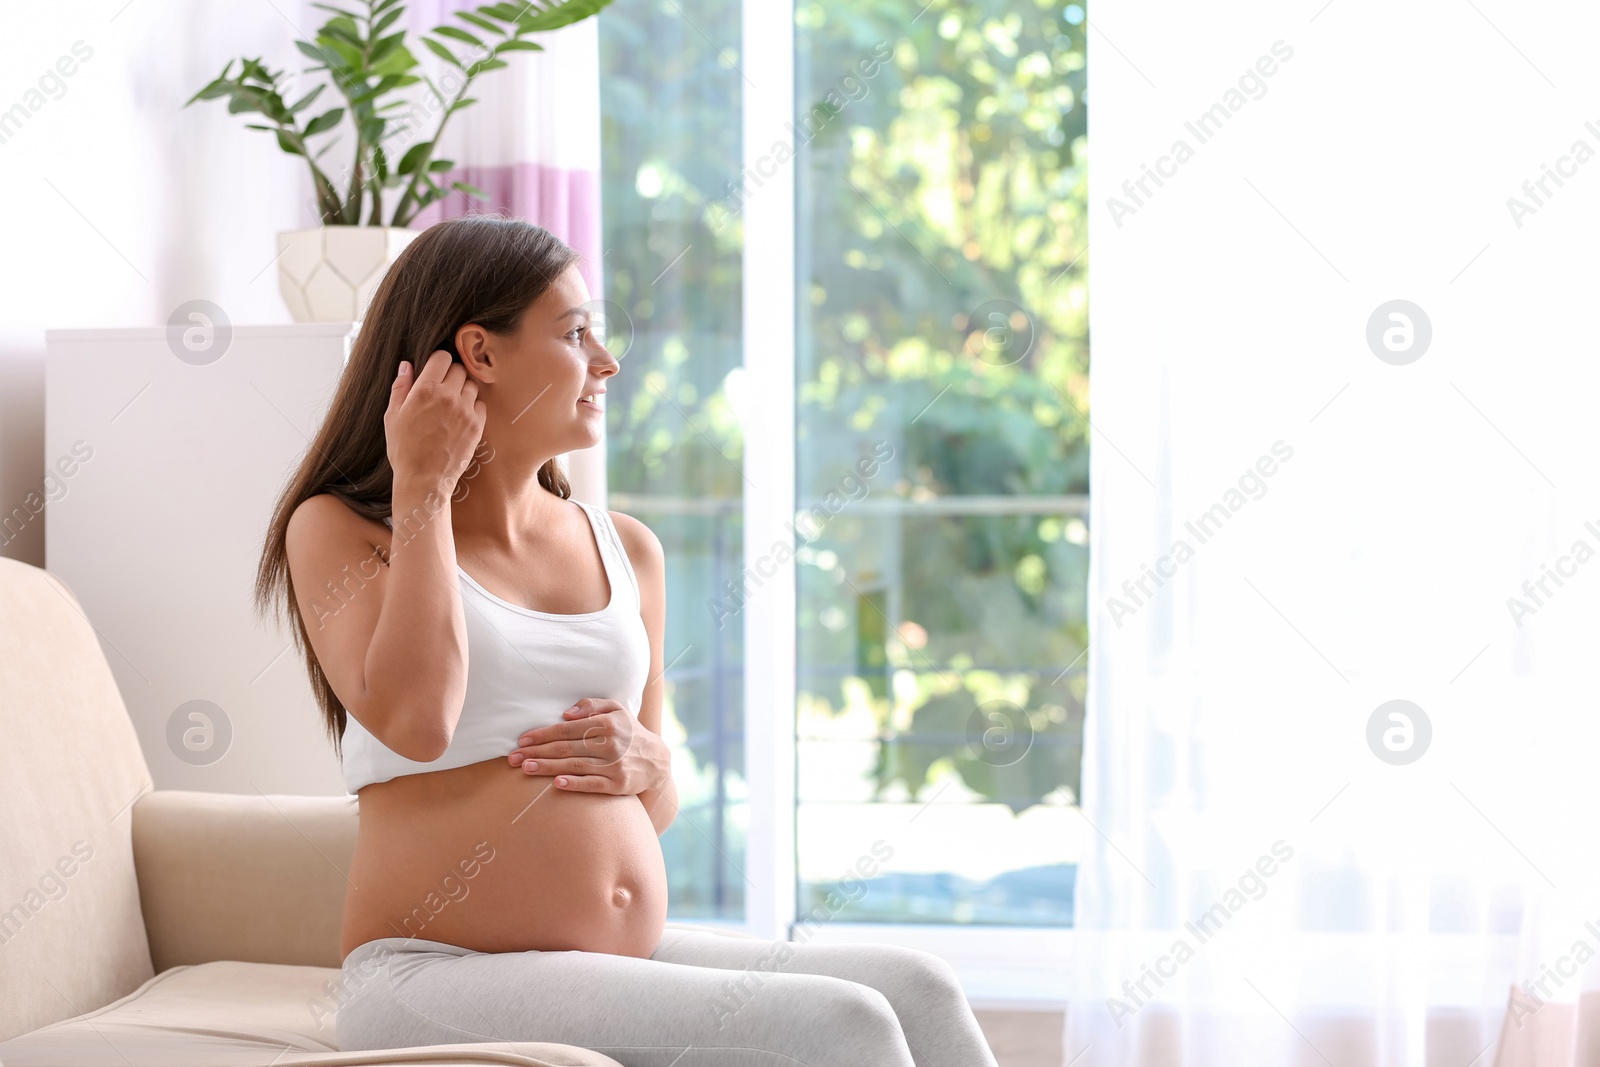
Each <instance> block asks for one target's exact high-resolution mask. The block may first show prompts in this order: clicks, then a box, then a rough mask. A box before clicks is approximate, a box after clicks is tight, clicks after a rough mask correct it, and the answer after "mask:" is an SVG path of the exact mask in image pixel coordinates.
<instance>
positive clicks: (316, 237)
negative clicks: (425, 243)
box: [278, 226, 422, 322]
mask: <svg viewBox="0 0 1600 1067" xmlns="http://www.w3.org/2000/svg"><path fill="white" fill-rule="evenodd" d="M421 232H422V231H420V230H408V229H405V228H404V227H399V226H318V227H316V228H315V229H311V230H288V231H285V232H283V233H280V234H278V292H279V293H281V294H282V295H283V302H284V303H285V304H287V305H288V306H289V314H290V315H292V316H294V321H296V322H359V321H360V319H361V317H362V315H364V314H365V313H366V310H367V302H368V301H370V300H371V299H372V293H373V290H375V289H376V288H377V287H378V283H379V282H380V281H382V280H383V275H384V272H385V271H387V270H388V269H389V264H391V263H393V262H394V261H395V257H397V256H398V255H400V253H401V251H402V250H404V248H405V247H406V245H408V244H410V243H411V242H412V241H414V240H416V238H417V235H418V234H419V233H421Z"/></svg>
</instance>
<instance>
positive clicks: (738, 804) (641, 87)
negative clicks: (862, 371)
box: [599, 0, 746, 920]
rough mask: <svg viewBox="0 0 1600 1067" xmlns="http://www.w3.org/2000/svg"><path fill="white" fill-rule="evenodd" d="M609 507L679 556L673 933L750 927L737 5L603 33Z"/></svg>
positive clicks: (608, 19)
mask: <svg viewBox="0 0 1600 1067" xmlns="http://www.w3.org/2000/svg"><path fill="white" fill-rule="evenodd" d="M599 24H600V82H601V101H600V103H601V121H602V138H603V139H602V143H601V158H602V190H601V204H602V208H603V220H604V231H603V234H602V239H603V242H604V248H605V252H604V264H603V267H604V277H605V290H606V292H605V297H606V299H607V300H608V301H609V302H611V304H612V307H611V308H610V309H608V311H609V314H608V315H607V319H608V321H607V322H606V327H607V330H608V333H609V336H608V338H607V340H608V344H610V345H611V347H612V351H613V352H617V353H622V352H624V351H625V354H623V355H622V356H621V360H622V365H623V370H622V373H620V374H618V375H617V376H616V377H615V378H614V379H612V381H611V382H610V383H609V384H608V385H607V394H606V399H607V400H608V401H609V403H608V404H607V410H608V412H609V413H608V415H607V420H608V421H607V435H608V444H607V449H608V451H607V478H608V481H609V483H610V491H611V497H610V504H611V507H613V508H615V509H616V510H618V511H623V512H626V513H628V514H630V515H632V516H634V517H635V518H637V519H639V520H640V521H641V522H643V523H645V524H646V525H648V526H649V527H650V528H651V529H652V530H654V531H655V533H656V536H657V537H659V538H660V539H661V544H662V548H663V549H664V550H665V552H666V555H667V605H668V612H669V616H668V619H667V635H668V637H667V640H668V646H667V648H666V649H665V652H664V658H665V660H666V662H667V677H666V689H667V696H666V701H665V708H664V710H663V714H662V719H663V724H664V726H665V727H666V728H667V730H668V740H669V741H672V742H674V743H675V745H676V747H677V748H678V750H679V752H680V754H681V755H680V760H681V762H680V763H679V765H678V766H677V767H676V768H675V770H674V777H675V779H676V781H677V785H678V794H679V800H680V803H681V808H680V811H679V816H678V820H677V822H676V823H675V824H674V825H673V826H672V827H671V828H670V829H669V830H668V831H667V833H666V834H665V835H664V837H663V840H662V845H663V849H664V851H665V853H666V857H667V871H668V879H669V898H670V900H671V902H672V917H673V918H675V919H683V920H692V919H729V920H739V919H742V918H743V916H744V889H745V881H744V879H743V877H741V872H742V871H743V870H744V867H745V860H744V832H745V823H746V816H745V811H746V807H745V803H744V793H743V780H744V736H743V735H744V730H743V723H744V699H743V689H742V686H741V683H740V679H741V664H742V662H743V641H742V636H743V632H742V630H741V629H740V627H739V625H738V619H737V617H736V616H733V615H730V614H728V612H727V609H726V608H723V609H721V614H719V608H718V606H719V604H724V605H725V604H726V603H727V601H728V596H727V593H726V589H727V584H728V582H729V581H730V580H733V579H735V578H736V577H737V576H738V575H739V573H740V569H741V567H742V566H743V556H744V537H743V523H742V519H741V508H740V497H741V486H742V483H743V474H742V470H743V462H744V456H743V447H742V444H743V442H742V440H741V434H740V428H739V427H740V418H739V412H738V408H737V403H738V400H739V393H738V384H739V379H740V377H741V369H740V367H741V356H742V352H741V349H742V342H741V336H740V331H741V322H742V315H741V304H740V280H741V277H742V271H743V265H742V260H741V247H740V242H739V232H738V230H737V229H736V228H733V227H726V226H724V227H720V228H718V229H713V228H712V227H710V226H708V225H707V222H706V212H707V209H708V207H709V205H710V204H711V203H712V202H713V201H714V200H715V199H716V198H717V197H719V196H720V195H721V192H722V189H723V187H724V185H725V183H727V182H728V181H729V180H731V179H733V178H736V177H738V175H739V171H740V168H741V166H742V164H741V161H740V136H739V109H740V96H741V94H740V76H739V72H738V70H737V69H736V67H735V65H734V62H735V59H736V57H737V55H738V50H739V25H740V20H739V0H682V2H681V4H680V3H679V2H678V0H628V2H623V3H617V4H614V5H612V6H611V7H609V8H607V9H606V11H605V12H604V14H603V15H602V16H601V17H600V20H599Z"/></svg>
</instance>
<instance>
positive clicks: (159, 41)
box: [0, 0, 314, 566]
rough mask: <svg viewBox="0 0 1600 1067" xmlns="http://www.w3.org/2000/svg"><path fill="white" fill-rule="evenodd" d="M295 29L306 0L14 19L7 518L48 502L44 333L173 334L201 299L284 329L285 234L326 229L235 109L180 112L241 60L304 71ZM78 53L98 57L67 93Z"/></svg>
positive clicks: (7, 64)
mask: <svg viewBox="0 0 1600 1067" xmlns="http://www.w3.org/2000/svg"><path fill="white" fill-rule="evenodd" d="M280 11H281V12H284V13H285V14H279V12H280ZM285 15H287V17H288V18H293V19H296V20H299V21H301V22H302V23H309V20H308V19H305V18H304V16H303V14H302V6H301V4H300V3H299V0H276V3H275V4H216V3H204V2H201V0H134V2H133V3H127V2H126V0H104V2H98V3H60V4H55V3H52V4H21V5H13V8H12V9H11V10H8V11H7V13H6V30H5V32H4V33H3V34H0V114H4V112H6V111H7V110H9V109H11V108H12V107H13V106H14V105H18V104H21V105H22V106H23V108H24V109H26V110H28V117H27V119H26V121H24V122H22V123H20V125H19V126H18V127H16V128H14V129H13V128H10V127H7V128H6V132H5V139H4V140H3V141H0V203H4V204H5V205H6V206H7V209H8V218H7V222H6V227H5V237H4V246H3V247H4V254H3V255H0V513H9V512H10V511H11V510H12V509H13V508H15V507H17V506H18V505H23V504H25V502H26V501H27V500H28V499H29V496H30V494H35V493H40V492H41V490H42V472H43V470H44V467H45V463H46V457H45V456H44V331H45V330H46V329H47V328H82V327H95V326H156V325H161V324H164V323H165V322H166V319H167V316H168V314H169V313H170V312H171V310H172V309H173V308H175V307H177V306H178V305H179V304H181V303H183V302H184V301H186V300H190V299H195V298H205V299H209V300H213V301H215V302H217V303H218V304H220V305H221V306H222V307H223V308H224V309H225V310H226V312H227V313H228V315H229V317H230V318H231V319H232V320H233V321H234V322H236V323H261V324H270V323H282V322H287V321H288V314H287V312H286V311H285V309H284V308H283V305H282V303H281V301H280V300H279V299H278V295H277V276H276V272H275V270H273V269H270V268H269V266H268V265H269V264H270V263H271V262H272V257H273V255H274V253H275V251H276V250H275V248H274V237H273V235H274V234H275V233H276V232H277V231H279V230H282V229H290V228H294V227H297V226H301V225H306V224H308V223H310V222H313V221H314V217H313V216H312V215H311V212H310V211H309V209H308V208H307V207H306V206H305V205H303V204H302V203H300V200H301V198H303V196H304V194H305V184H306V183H305V178H304V177H303V176H302V174H301V168H300V167H297V166H296V165H295V161H294V160H292V159H290V158H289V157H286V156H284V155H283V154H282V153H281V152H279V151H278V149H277V147H276V145H275V144H273V142H272V139H271V137H270V135H268V134H265V133H259V132H256V131H251V130H246V129H244V128H243V123H242V121H241V116H235V115H229V114H227V112H226V106H225V105H224V104H222V103H217V102H207V103H204V104H196V105H194V106H193V107H190V108H188V109H183V108H182V105H183V102H184V101H185V100H187V99H188V98H189V97H190V96H191V95H193V93H194V92H195V91H196V90H197V89H199V88H200V87H201V86H202V85H204V84H205V83H206V82H207V81H208V80H210V79H211V78H212V77H215V76H216V74H217V73H219V72H220V71H221V69H222V65H223V63H224V62H226V60H227V59H229V58H232V57H234V56H237V55H241V54H249V55H263V56H266V57H268V58H269V59H270V58H274V57H276V58H278V59H280V60H287V61H288V62H289V63H291V64H293V66H294V67H295V68H298V66H299V65H300V63H299V61H298V60H297V59H290V58H289V57H291V56H295V55H297V53H295V52H294V50H293V47H292V46H291V44H290V41H291V40H292V38H293V36H294V31H293V30H292V28H291V26H290V25H289V23H288V22H287V21H286V18H285ZM74 46H76V47H77V49H78V55H80V56H81V55H84V54H87V56H88V58H87V59H84V60H81V61H76V62H75V64H74V62H69V63H68V64H67V65H66V66H67V69H72V70H73V73H72V74H71V75H70V76H65V77H59V71H57V70H56V64H57V63H58V62H59V61H60V60H61V59H62V57H69V59H71V58H72V57H73V49H74ZM57 77H59V81H57V80H56V78H57ZM41 78H43V79H44V81H45V84H44V86H43V88H42V89H41V85H40V81H41ZM30 105H33V106H36V107H37V110H33V109H32V107H30ZM43 526H44V518H43V517H42V516H41V517H40V518H38V519H35V520H33V521H31V522H29V523H28V524H27V525H26V526H24V527H23V528H22V530H21V532H20V533H16V534H13V533H7V534H4V535H0V555H5V556H10V557H13V558H16V559H21V560H24V561H26V562H28V563H32V564H35V565H39V566H42V565H43V564H44V532H43Z"/></svg>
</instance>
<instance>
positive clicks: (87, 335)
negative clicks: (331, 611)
mask: <svg viewBox="0 0 1600 1067" xmlns="http://www.w3.org/2000/svg"><path fill="white" fill-rule="evenodd" d="M352 336H353V328H352V326H351V325H350V324H349V323H308V324H303V325H296V326H256V327H251V326H238V327H233V329H232V335H231V338H229V339H228V341H227V345H226V350H225V351H222V352H221V354H220V355H216V353H217V347H220V346H219V345H218V343H217V339H216V338H215V337H212V338H211V339H210V343H211V344H212V345H213V346H216V347H213V348H212V349H211V350H210V351H209V352H207V351H205V350H204V343H205V341H206V339H205V338H204V337H200V336H191V337H190V338H189V345H188V346H186V345H185V343H184V339H183V337H181V336H175V337H174V338H173V343H172V344H170V345H169V341H168V333H167V331H166V330H164V329H161V328H154V329H128V330H52V331H49V332H48V333H47V334H46V347H47V360H46V380H45V390H46V392H45V463H46V467H47V470H49V471H50V472H51V474H50V476H49V478H47V482H46V485H47V489H48V492H47V498H48V500H49V503H48V505H47V510H46V516H45V523H46V533H45V566H46V567H47V568H48V569H49V570H50V571H52V572H53V573H54V574H56V575H57V576H59V577H60V578H61V579H62V580H63V581H64V582H66V583H67V585H68V586H69V587H70V588H71V589H72V590H73V592H74V593H76V594H77V596H78V598H79V600H80V602H81V603H82V605H83V608H84V611H85V613H86V614H87V615H88V617H89V619H90V621H91V622H92V623H93V625H94V627H95V629H96V631H97V632H98V633H99V635H100V641H101V647H102V648H103V649H104V650H105V654H106V658H107V659H108V660H109V661H110V663H111V668H112V670H113V672H114V673H115V675H116V680H117V684H118V686H119V688H120V689H121V691H122V695H123V699H124V700H125V701H126V703H127V705H128V711H129V714H130V715H131V717H132V719H133V722H134V725H135V727H136V728H137V730H138V735H139V741H140V744H141V745H142V746H143V748H144V754H145V759H146V760H147V761H148V762H149V764H150V768H151V773H152V775H153V776H154V778H155V785H156V788H158V789H202V790H214V791H218V792H237V793H254V792H255V791H257V790H260V791H261V792H263V793H306V794H342V793H343V791H344V790H343V787H342V785H341V784H340V779H339V774H338V764H337V761H336V760H335V758H334V755H333V751H332V748H331V746H330V745H329V743H328V742H327V741H326V739H325V737H324V735H323V727H322V718H321V715H320V713H319V712H318V710H317V707H316V703H315V701H314V700H313V699H312V696H311V689H310V686H309V684H308V682H307V681H306V676H305V671H304V668H303V667H302V665H301V661H300V657H299V653H298V652H297V651H296V650H295V649H294V648H293V647H292V645H291V643H290V638H289V632H288V629H287V627H286V625H283V624H279V623H276V622H274V621H271V620H258V619H257V617H256V615H255V613H254V610H253V608H252V606H251V593H252V588H253V585H254V581H255V573H256V564H257V562H258V560H259V559H260V556H261V545H262V539H263V537H264V535H265V533H266V529H267V520H268V517H269V514H270V512H271V508H272V505H273V503H274V501H275V500H276V498H277V495H278V492H279V491H280V489H281V488H282V486H283V484H284V482H285V481H286V479H287V478H288V476H289V474H290V473H291V472H292V471H293V469H294V467H295V465H296V463H297V461H298V460H299V458H300V456H301V455H302V454H303V453H304V451H305V449H306V448H307V446H308V444H309V442H310V438H311V436H312V434H313V433H314V432H315V430H316V428H317V426H318V425H319V423H320V421H321V418H322V414H323V412H324V410H325V409H326V406H327V404H328V402H329V401H330V400H331V399H332V396H333V390H334V387H335V385H336V383H337V381H338V378H339V375H340V372H341V371H342V369H343V366H344V362H345V359H346V356H347V354H348V349H349V343H350V341H351V339H352ZM196 346H198V347H199V348H200V349H201V351H198V352H197V351H195V350H194V348H195V347H196ZM214 355H215V356H216V358H210V357H211V356H214ZM208 359H209V361H208ZM195 701H204V702H206V705H201V704H192V703H191V702H195ZM207 705H210V706H214V707H215V709H218V710H216V711H214V712H210V713H209V714H205V712H206V707H207ZM197 711H198V712H201V713H202V714H201V716H200V717H199V718H194V717H192V715H191V712H197ZM81 743H82V745H83V758H84V765H85V773H90V774H92V773H93V766H94V760H95V755H96V752H95V746H96V744H97V743H98V742H97V739H96V738H92V737H85V738H82V739H81Z"/></svg>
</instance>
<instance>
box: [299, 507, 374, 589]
mask: <svg viewBox="0 0 1600 1067" xmlns="http://www.w3.org/2000/svg"><path fill="white" fill-rule="evenodd" d="M388 545H389V528H388V527H387V526H385V525H384V524H383V523H381V522H377V521H374V520H372V519H369V518H366V517H365V516H363V515H359V514H357V513H356V512H355V511H353V510H351V508H350V506H349V505H347V504H346V503H345V502H344V501H342V500H340V499H339V498H338V497H336V496H334V495H333V494H332V493H318V494H316V495H315V496H310V497H307V498H306V499H305V500H302V501H301V502H300V504H299V506H297V507H296V508H295V509H294V512H293V513H292V514H290V516H289V524H288V526H286V527H285V528H284V550H285V551H286V552H287V554H288V556H289V563H290V566H291V567H293V566H294V565H295V564H296V563H299V564H301V565H304V566H307V567H308V568H309V569H311V570H313V571H317V570H321V569H323V567H324V566H325V565H326V564H329V563H333V562H334V561H338V562H339V564H341V565H342V564H343V562H344V561H345V560H347V559H348V558H349V557H350V555H351V553H352V552H359V551H361V550H362V549H363V548H365V549H366V550H367V551H369V552H370V551H371V550H372V549H374V548H376V549H381V550H383V551H384V552H387V551H388Z"/></svg>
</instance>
